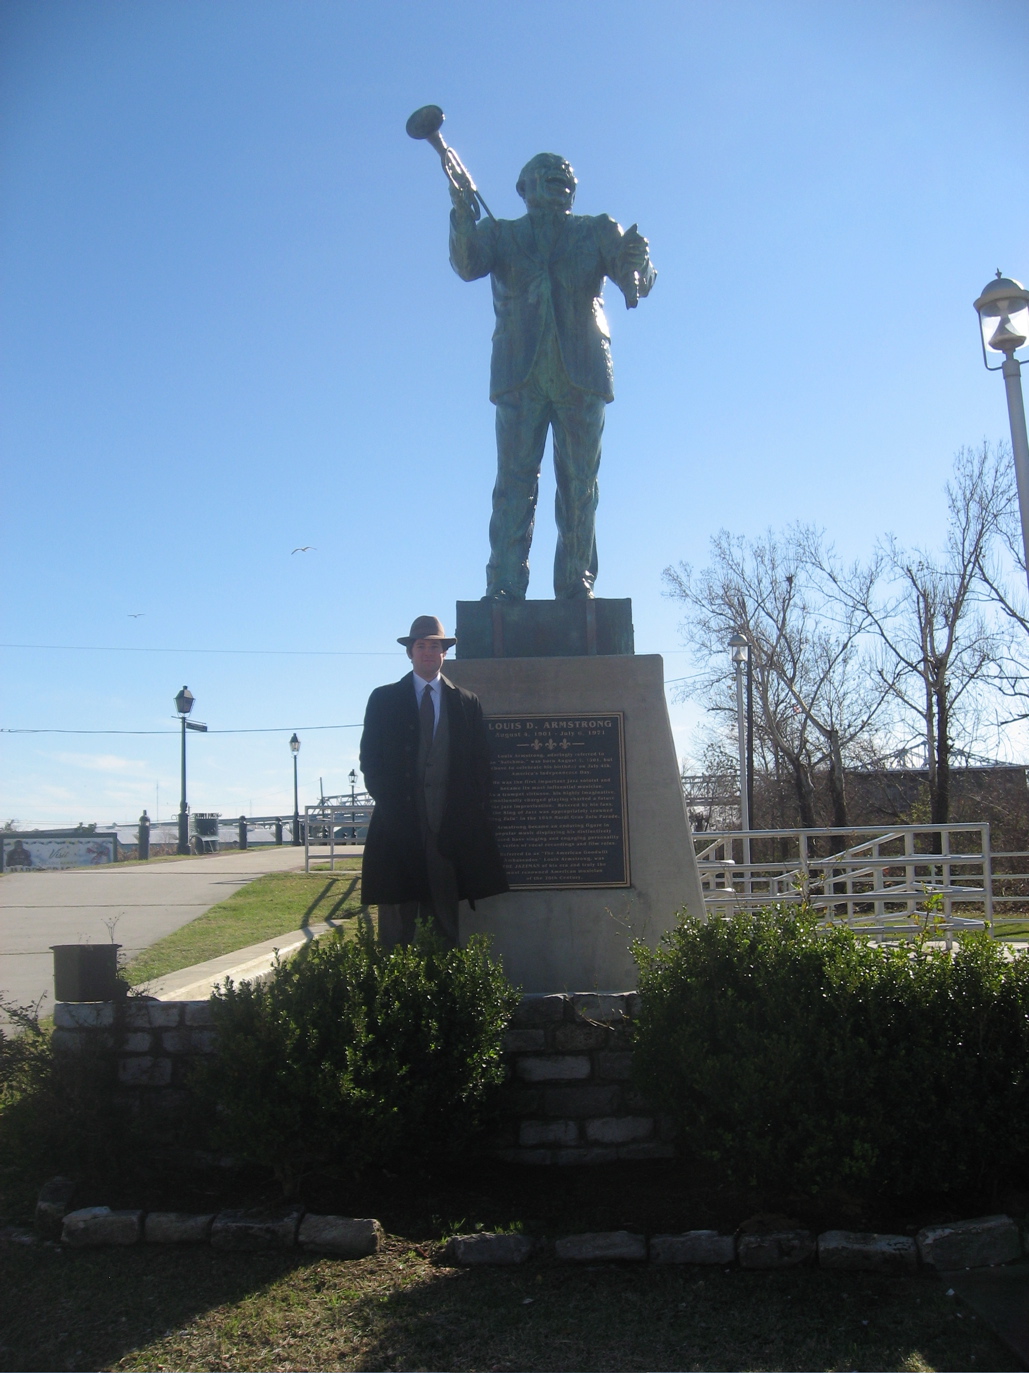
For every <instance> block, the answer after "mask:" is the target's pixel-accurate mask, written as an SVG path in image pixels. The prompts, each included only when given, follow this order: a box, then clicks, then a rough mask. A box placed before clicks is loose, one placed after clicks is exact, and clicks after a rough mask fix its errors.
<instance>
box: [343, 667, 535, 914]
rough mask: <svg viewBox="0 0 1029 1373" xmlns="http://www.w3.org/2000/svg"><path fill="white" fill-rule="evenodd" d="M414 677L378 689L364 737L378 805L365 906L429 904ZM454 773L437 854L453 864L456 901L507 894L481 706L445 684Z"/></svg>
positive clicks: (365, 866)
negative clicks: (491, 799) (491, 800)
mask: <svg viewBox="0 0 1029 1373" xmlns="http://www.w3.org/2000/svg"><path fill="white" fill-rule="evenodd" d="M412 677H413V674H412V673H410V672H409V673H408V674H407V675H406V676H405V677H402V678H401V679H400V681H399V682H393V683H391V684H390V685H389V686H382V687H376V689H375V690H374V691H373V692H372V694H371V696H370V697H369V698H368V706H367V709H366V710H365V717H364V733H363V734H362V736H361V771H362V772H363V773H364V780H365V785H366V786H367V788H368V790H369V792H370V793H371V795H372V798H373V800H374V801H375V810H374V811H373V812H372V819H371V824H370V825H369V826H368V838H367V841H366V843H365V848H364V862H363V863H362V866H361V902H362V904H363V905H366V906H374V905H379V904H380V903H388V904H390V905H393V904H399V903H400V902H403V901H421V900H427V899H429V897H430V891H429V875H428V870H427V867H426V863H425V841H424V836H423V833H422V822H421V820H420V818H419V814H418V799H417V798H418V787H419V783H420V780H421V779H419V777H418V738H419V725H418V706H417V704H416V701H415V694H414V682H413V680H412ZM442 681H443V691H442V695H441V701H440V709H441V710H446V712H447V729H448V732H449V754H450V756H449V766H448V769H447V791H446V800H445V802H444V805H443V813H442V818H441V820H440V826H439V832H438V835H437V839H436V842H437V846H438V848H439V851H440V853H441V854H443V856H444V858H448V859H449V860H450V861H451V862H452V863H453V864H454V868H455V871H456V874H457V889H458V898H459V899H462V900H468V901H474V900H475V899H476V898H478V897H482V896H493V895H495V894H496V893H497V892H504V891H507V889H508V886H507V878H506V876H505V874H504V865H503V861H502V860H501V857H500V852H499V850H498V849H497V842H496V838H495V836H494V833H493V824H492V820H491V818H490V810H489V782H490V760H489V743H488V740H487V736H486V726H485V723H484V721H483V718H482V706H481V705H480V704H479V698H478V697H477V696H475V695H474V694H473V693H472V692H470V691H466V690H465V689H464V687H459V686H455V685H454V683H453V682H450V681H448V680H447V678H446V677H444V678H443V679H442Z"/></svg>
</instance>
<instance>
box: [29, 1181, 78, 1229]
mask: <svg viewBox="0 0 1029 1373" xmlns="http://www.w3.org/2000/svg"><path fill="white" fill-rule="evenodd" d="M75 1185H76V1184H75V1182H74V1180H73V1179H72V1178H61V1177H57V1178H51V1179H50V1181H49V1182H44V1183H43V1186H42V1187H41V1188H40V1189H39V1196H38V1197H37V1198H36V1234H37V1235H39V1236H41V1238H43V1239H46V1240H56V1239H60V1237H61V1226H62V1225H63V1223H64V1218H65V1216H66V1215H67V1214H68V1211H69V1210H70V1208H71V1199H72V1197H73V1196H74V1195H75Z"/></svg>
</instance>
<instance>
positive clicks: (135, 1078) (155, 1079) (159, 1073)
mask: <svg viewBox="0 0 1029 1373" xmlns="http://www.w3.org/2000/svg"><path fill="white" fill-rule="evenodd" d="M171 1077H172V1065H171V1059H170V1058H153V1057H152V1056H151V1055H150V1054H142V1055H141V1056H140V1057H139V1058H120V1059H119V1060H118V1081H119V1082H120V1083H121V1085H122V1086H123V1087H165V1086H167V1084H168V1083H169V1082H171Z"/></svg>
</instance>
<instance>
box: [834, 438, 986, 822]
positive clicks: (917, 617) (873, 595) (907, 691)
mask: <svg viewBox="0 0 1029 1373" xmlns="http://www.w3.org/2000/svg"><path fill="white" fill-rule="evenodd" d="M946 490H947V509H948V525H947V536H946V542H945V545H944V548H943V550H942V552H940V553H930V552H926V551H924V550H921V549H916V550H913V551H911V552H909V551H907V550H905V549H904V548H903V547H902V546H901V545H900V544H899V543H898V542H897V540H896V539H895V538H893V537H892V536H890V537H889V538H887V539H886V540H885V541H884V542H883V543H882V544H880V546H879V550H878V553H877V564H878V566H877V575H876V576H874V577H869V576H868V575H867V573H865V574H860V573H855V572H854V571H853V570H851V571H850V572H844V571H841V570H840V569H839V568H838V567H837V566H835V565H834V563H833V560H832V557H831V555H830V556H826V555H822V556H821V557H820V560H819V562H818V564H817V570H818V574H819V575H820V577H821V578H822V579H823V586H824V588H825V590H826V594H827V595H828V596H829V598H830V599H831V600H833V601H834V602H835V603H836V605H837V606H838V607H839V608H840V611H841V613H842V614H843V615H844V616H845V617H847V619H848V621H849V620H850V619H851V618H852V617H854V616H857V617H858V619H859V620H860V622H861V624H862V627H863V628H866V629H870V630H872V631H874V633H875V635H876V637H877V639H878V648H879V651H878V654H877V658H876V662H875V675H876V677H877V679H878V681H879V683H880V685H881V686H882V688H883V689H885V690H886V691H887V692H888V694H889V696H890V697H892V699H893V700H894V701H895V703H896V704H897V706H898V707H899V709H900V712H901V714H902V715H903V714H907V715H908V717H909V718H910V717H914V720H915V721H917V735H918V738H919V739H920V741H921V743H922V745H923V746H924V749H925V756H926V766H927V769H928V785H929V811H930V822H931V823H932V824H934V825H942V824H946V823H947V821H948V819H949V818H950V771H951V759H952V755H953V753H954V751H955V745H954V732H955V729H956V728H957V727H958V725H959V724H960V725H962V726H963V732H964V735H965V738H966V741H969V742H970V741H971V739H972V738H973V737H974V735H975V732H976V723H977V721H976V717H977V712H978V709H979V707H980V706H981V704H982V701H983V698H984V695H985V693H986V692H988V690H989V689H990V687H991V686H992V684H993V683H992V680H991V677H992V674H993V670H994V667H995V665H996V663H997V661H998V659H999V658H1000V657H1001V656H1002V654H1003V650H1004V645H1005V635H1004V633H1003V630H1002V627H1001V626H999V625H998V624H997V622H996V618H995V617H994V616H992V615H991V614H989V613H988V607H986V606H985V605H984V601H983V597H982V595H981V594H980V586H981V581H982V568H983V566H984V565H989V559H990V549H991V546H992V544H993V541H994V540H995V538H996V537H997V535H998V533H999V531H1000V528H1001V525H1002V521H1003V518H1004V512H1005V511H1006V509H1007V507H1008V504H1009V501H1010V476H1009V468H1008V465H1007V464H1006V463H1005V462H1004V461H1003V460H1002V457H1001V455H1000V454H999V453H998V452H997V451H995V450H992V449H991V448H990V446H989V445H988V444H985V443H984V444H983V445H982V447H981V448H979V449H976V450H973V449H969V448H964V449H962V450H961V451H960V452H959V453H958V455H957V457H956V459H955V462H954V472H953V477H952V479H951V480H950V481H949V482H948V483H947V488H946ZM882 582H885V584H886V590H885V594H883V592H882V591H881V590H880V585H881V583H882Z"/></svg>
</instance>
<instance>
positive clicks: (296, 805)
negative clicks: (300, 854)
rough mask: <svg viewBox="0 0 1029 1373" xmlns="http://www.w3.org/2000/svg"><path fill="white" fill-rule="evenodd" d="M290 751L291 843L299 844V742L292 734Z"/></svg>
mask: <svg viewBox="0 0 1029 1373" xmlns="http://www.w3.org/2000/svg"><path fill="white" fill-rule="evenodd" d="M289 747H290V751H291V753H292V754H293V843H294V844H295V845H298V844H299V843H300V793H299V792H298V790H297V754H298V753H299V752H300V740H299V739H298V738H297V736H296V735H295V734H294V735H293V738H292V739H290V741H289Z"/></svg>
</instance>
